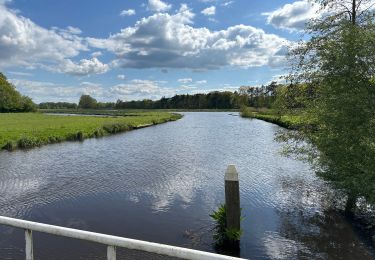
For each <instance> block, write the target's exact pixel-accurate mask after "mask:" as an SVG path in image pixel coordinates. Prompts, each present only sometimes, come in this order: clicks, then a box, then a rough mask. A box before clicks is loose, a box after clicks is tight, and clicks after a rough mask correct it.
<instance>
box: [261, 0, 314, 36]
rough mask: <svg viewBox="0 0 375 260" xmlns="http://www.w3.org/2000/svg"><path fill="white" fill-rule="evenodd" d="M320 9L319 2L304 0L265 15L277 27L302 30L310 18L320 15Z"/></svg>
mask: <svg viewBox="0 0 375 260" xmlns="http://www.w3.org/2000/svg"><path fill="white" fill-rule="evenodd" d="M318 9H319V7H318V5H317V4H314V3H311V2H308V1H307V0H303V1H296V2H294V3H292V4H286V5H284V6H282V7H281V8H279V9H277V10H275V11H273V12H269V13H263V15H265V16H267V23H268V24H271V25H272V26H274V27H275V28H279V29H287V30H290V31H300V30H303V29H304V28H305V26H306V23H307V22H308V21H309V20H310V19H312V18H316V17H317V16H318V14H317V11H318Z"/></svg>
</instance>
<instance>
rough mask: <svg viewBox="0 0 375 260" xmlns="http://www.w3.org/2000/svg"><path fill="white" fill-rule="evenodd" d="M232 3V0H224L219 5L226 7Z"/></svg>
mask: <svg viewBox="0 0 375 260" xmlns="http://www.w3.org/2000/svg"><path fill="white" fill-rule="evenodd" d="M232 4H234V1H226V2H224V3H222V4H221V6H225V7H227V6H231V5H232Z"/></svg>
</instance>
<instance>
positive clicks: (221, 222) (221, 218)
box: [210, 205, 243, 245]
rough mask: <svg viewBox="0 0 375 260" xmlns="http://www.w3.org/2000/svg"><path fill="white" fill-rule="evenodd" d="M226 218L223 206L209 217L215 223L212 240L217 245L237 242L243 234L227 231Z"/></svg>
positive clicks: (233, 230) (234, 230)
mask: <svg viewBox="0 0 375 260" xmlns="http://www.w3.org/2000/svg"><path fill="white" fill-rule="evenodd" d="M226 216H227V215H226V207H225V205H220V207H219V208H218V210H217V211H214V212H213V213H212V214H211V215H210V217H211V218H212V219H214V220H215V221H216V226H215V234H214V239H215V241H216V243H217V244H218V245H224V244H226V243H228V242H233V241H239V240H240V238H241V236H242V233H243V231H242V230H236V229H228V228H227V223H226Z"/></svg>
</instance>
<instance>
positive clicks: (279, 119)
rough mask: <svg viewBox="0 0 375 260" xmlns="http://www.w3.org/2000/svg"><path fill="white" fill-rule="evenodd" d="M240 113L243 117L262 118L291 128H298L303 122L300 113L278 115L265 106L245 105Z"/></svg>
mask: <svg viewBox="0 0 375 260" xmlns="http://www.w3.org/2000/svg"><path fill="white" fill-rule="evenodd" d="M240 114H241V117H244V118H255V119H259V120H263V121H266V122H270V123H273V124H276V125H278V126H281V127H284V128H287V129H291V130H296V129H299V128H300V127H301V126H303V124H304V122H303V118H302V116H301V115H279V114H277V113H276V112H275V111H274V110H272V109H266V108H261V109H256V108H250V107H246V108H243V109H241V112H240Z"/></svg>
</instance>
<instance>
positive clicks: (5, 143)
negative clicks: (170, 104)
mask: <svg viewBox="0 0 375 260" xmlns="http://www.w3.org/2000/svg"><path fill="white" fill-rule="evenodd" d="M106 115H112V114H111V113H107V114H106ZM179 118H181V115H178V114H172V113H166V112H140V113H133V114H132V115H129V116H123V115H116V116H103V117H98V116H63V115H47V114H42V113H12V114H11V113H4V114H1V113H0V148H1V149H6V150H14V149H17V148H32V147H36V146H41V145H45V144H50V143H58V142H62V141H76V140H79V141H82V140H84V139H85V138H92V137H101V136H105V135H109V134H115V133H119V132H125V131H129V130H132V129H136V128H141V127H144V126H148V125H154V124H160V123H164V122H168V121H174V120H177V119H179Z"/></svg>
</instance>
